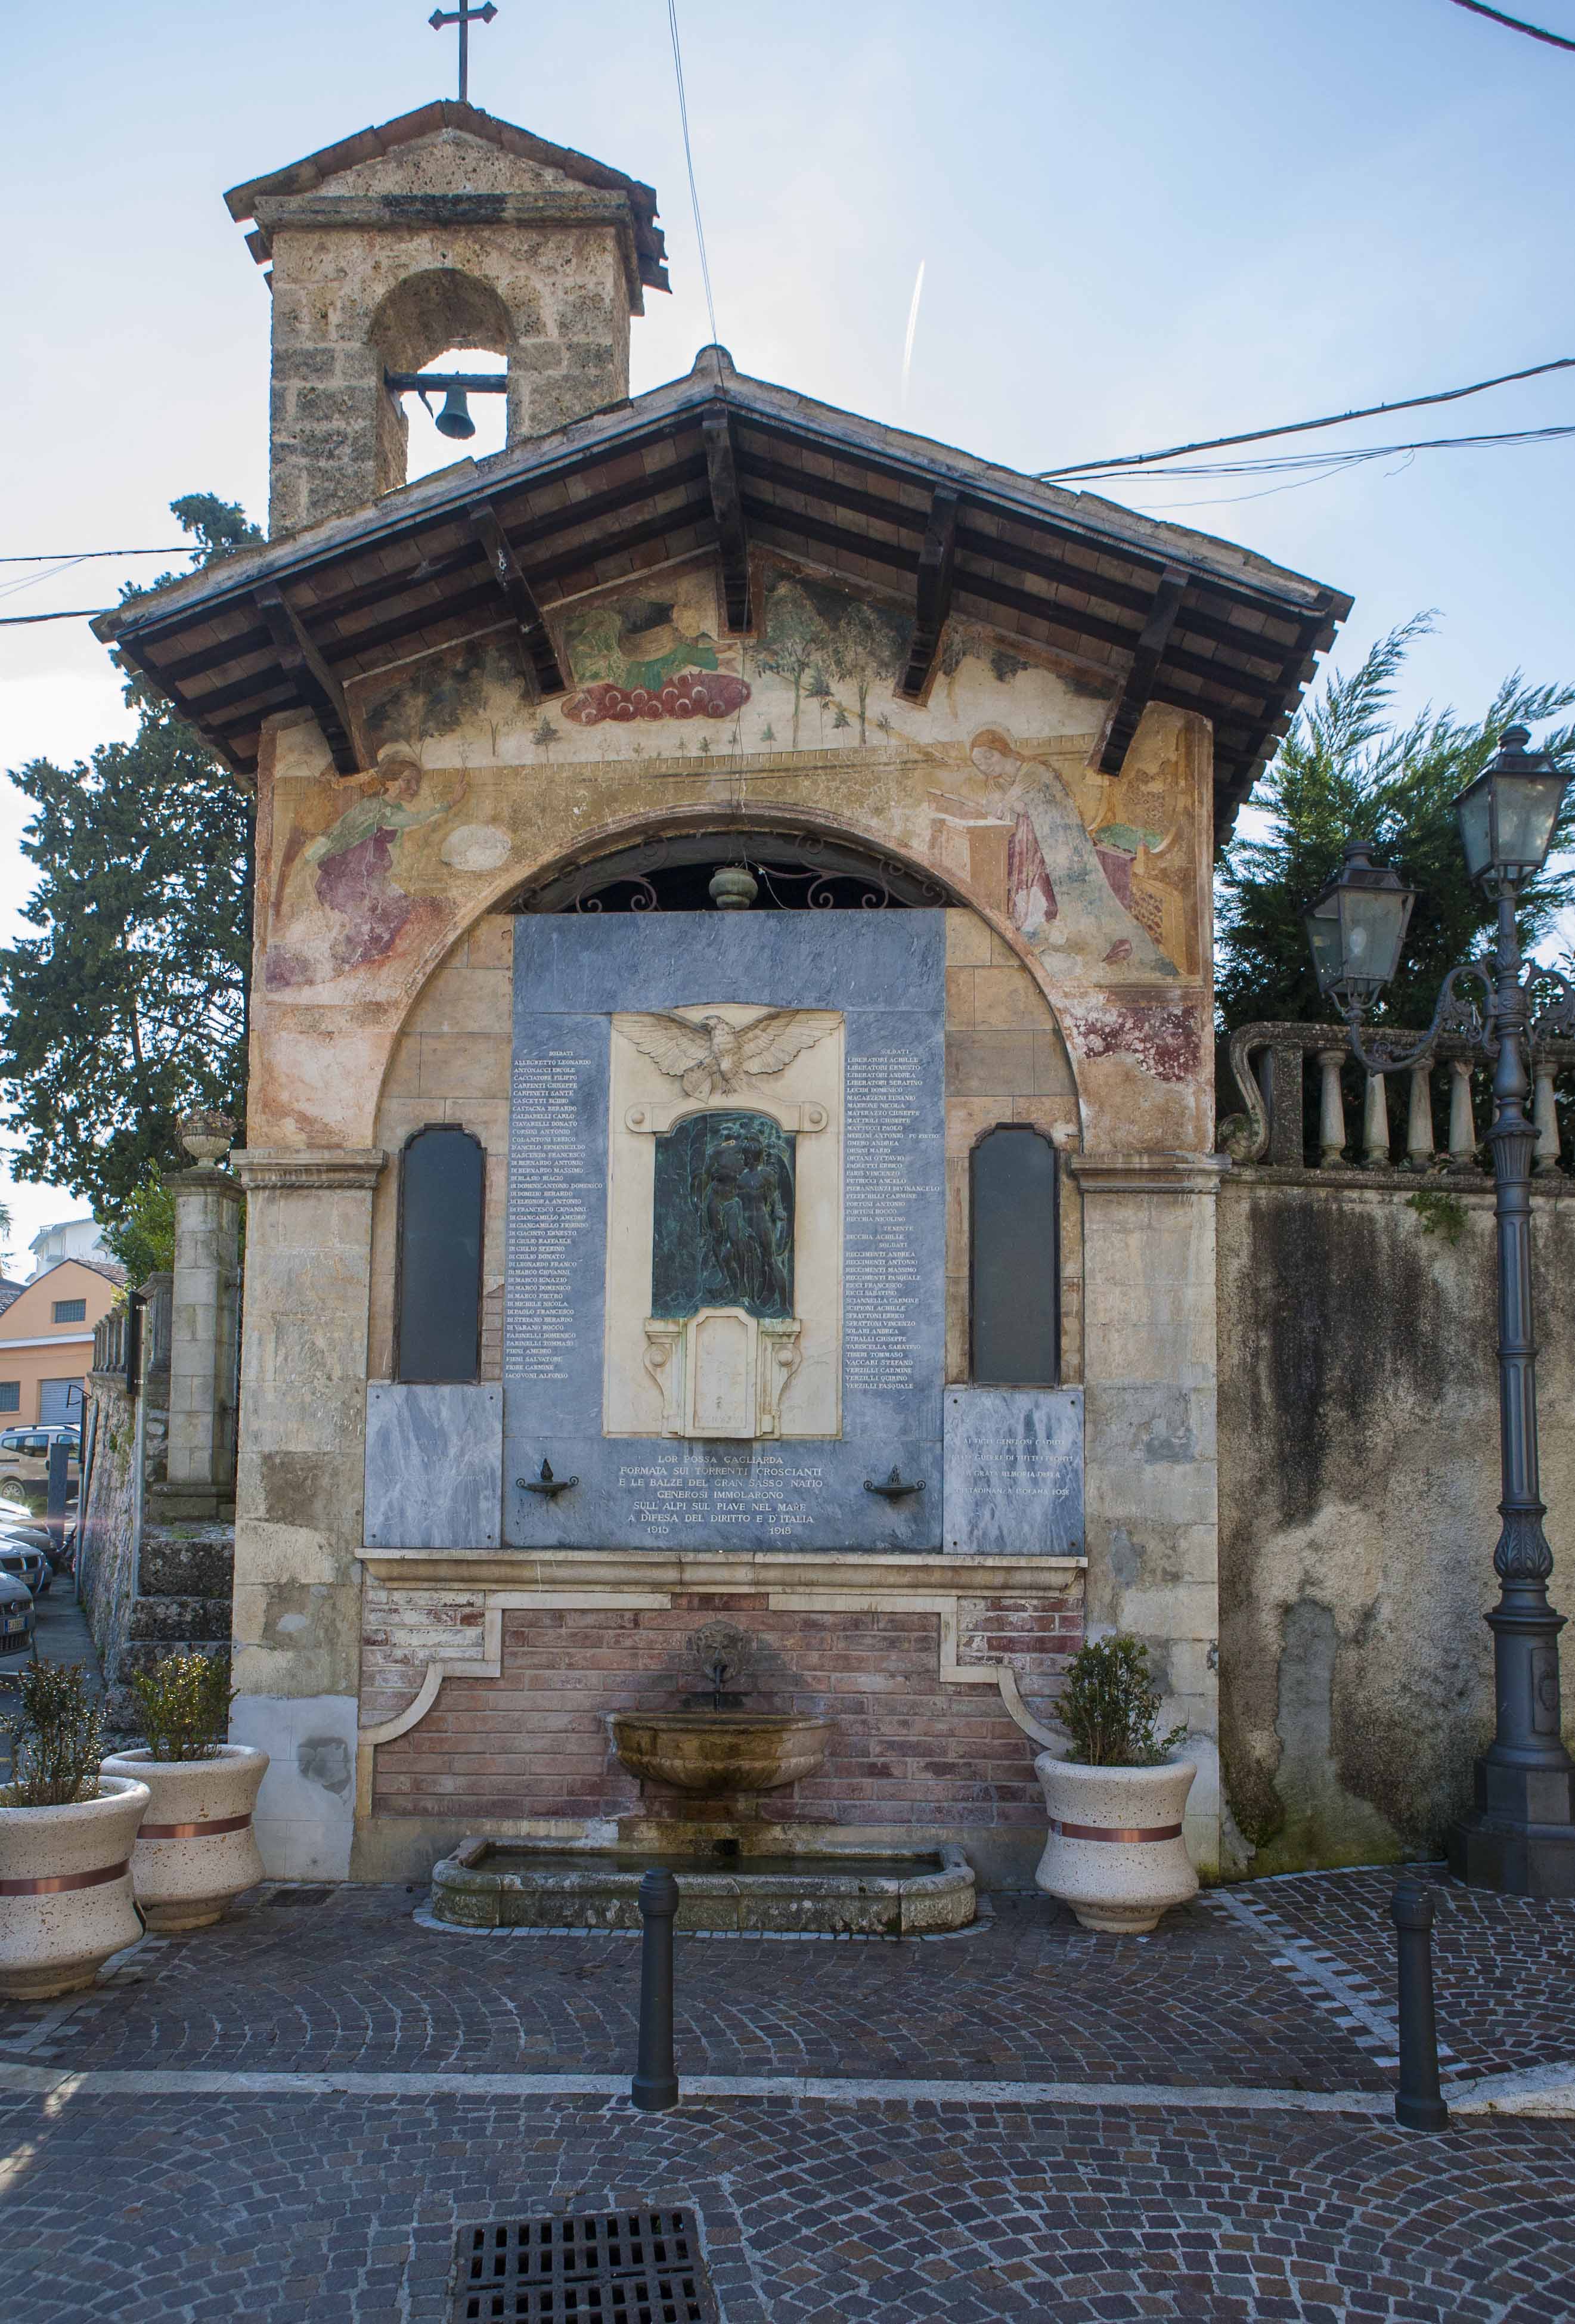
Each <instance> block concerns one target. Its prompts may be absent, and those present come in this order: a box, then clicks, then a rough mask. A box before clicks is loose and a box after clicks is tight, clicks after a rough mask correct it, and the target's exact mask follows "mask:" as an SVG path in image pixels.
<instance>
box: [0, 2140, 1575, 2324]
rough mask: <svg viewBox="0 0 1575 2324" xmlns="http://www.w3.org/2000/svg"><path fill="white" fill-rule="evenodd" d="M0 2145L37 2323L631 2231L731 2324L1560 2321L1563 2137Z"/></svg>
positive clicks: (373, 2278)
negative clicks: (566, 2228) (668, 2218)
mask: <svg viewBox="0 0 1575 2324" xmlns="http://www.w3.org/2000/svg"><path fill="white" fill-rule="evenodd" d="M0 2144H4V2147H5V2150H6V2160H5V2177H6V2181H7V2186H8V2195H7V2199H6V2204H5V2211H4V2213H3V2214H0V2263H3V2264H4V2271H5V2276H4V2280H5V2285H6V2293H5V2314H6V2315H7V2316H14V2317H16V2318H18V2319H23V2318H25V2319H28V2324H79V2320H80V2319H94V2318H111V2317H113V2318H115V2319H118V2324H208V2319H215V2324H216V2319H226V2324H229V2319H234V2318H236V2317H245V2318H247V2319H263V2324H319V2319H321V2324H329V2319H332V2324H441V2319H446V2318H447V2313H448V2302H447V2280H448V2272H449V2268H450V2265H451V2262H452V2258H453V2253H454V2240H455V2230H456V2227H457V2226H459V2225H461V2224H474V2223H477V2222H481V2221H484V2220H487V2219H491V2218H530V2217H532V2216H535V2215H538V2214H542V2213H549V2212H552V2211H554V2210H559V2209H573V2210H576V2211H583V2210H602V2209H612V2208H614V2207H622V2206H623V2205H626V2204H636V2203H642V2202H652V2201H656V2202H660V2203H663V2204H678V2203H683V2204H687V2205H690V2206H692V2207H693V2209H695V2211H696V2212H697V2214H698V2216H699V2218H700V2221H701V2225H702V2230H703V2234H704V2236H705V2245H706V2249H707V2253H708V2256H709V2262H710V2266H711V2271H712V2276H713V2281H714V2286H715V2290H716V2292H717V2294H718V2296H719V2300H720V2304H721V2310H722V2315H723V2319H724V2324H831V2319H836V2324H861V2319H880V2324H923V2319H931V2318H944V2319H948V2324H991V2319H1030V2318H1031V2319H1052V2318H1053V2319H1055V2324H1096V2319H1097V2324H1122V2319H1138V2318H1145V2319H1147V2318H1184V2317H1192V2318H1207V2319H1216V2324H1225V2319H1232V2320H1233V2319H1253V2324H1257V2319H1280V2318H1285V2319H1308V2324H1324V2319H1347V2318H1349V2319H1352V2324H1357V2319H1361V2324H1368V2319H1395V2324H1401V2319H1404V2324H1435V2320H1436V2324H1445V2319H1447V2324H1489V2320H1490V2319H1514V2324H1533V2319H1543V2318H1546V2319H1560V2320H1561V2324H1567V2319H1568V2318H1569V2316H1570V2313H1571V2311H1572V2310H1575V2221H1572V2218H1571V2209H1570V2201H1569V2186H1570V2174H1571V2172H1572V2171H1575V2126H1571V2125H1569V2124H1544V2125H1537V2126H1533V2125H1530V2124H1524V2123H1504V2124H1497V2125H1494V2126H1491V2127H1488V2126H1472V2127H1470V2128H1469V2129H1460V2130H1455V2131H1451V2132H1449V2133H1446V2134H1445V2135H1442V2136H1441V2137H1433V2138H1419V2137H1415V2136H1407V2135H1406V2134H1405V2133H1403V2132H1400V2131H1397V2130H1395V2128H1393V2127H1392V2126H1387V2125H1378V2124H1372V2123H1360V2122H1355V2121H1352V2120H1351V2119H1350V2118H1349V2116H1334V2117H1328V2118H1322V2119H1317V2120H1309V2119H1308V2118H1306V2117H1300V2116H1285V2115H1273V2114H1271V2115H1264V2116H1243V2117H1237V2118H1232V2119H1226V2120H1223V2121H1222V2120H1220V2119H1219V2118H1216V2117H1204V2116H1199V2115H1196V2114H1188V2113H1185V2112H1182V2113H1178V2114H1174V2115H1160V2114H1155V2113H1148V2112H1138V2111H1133V2112H1129V2113H1128V2112H1124V2111H1123V2112H1116V2113H1111V2112H1109V2111H1101V2112H1100V2113H1098V2114H1095V2113H1091V2112H1082V2111H1080V2110H1077V2109H1071V2110H1068V2111H1065V2112H1061V2113H1057V2114H1055V2116H1048V2115H1045V2114H1044V2113H1030V2112H1029V2111H1028V2110H1027V2109H1022V2108H1015V2107H956V2108H953V2107H945V2108H939V2109H937V2108H934V2107H917V2108H914V2109H909V2108H907V2107H893V2106H885V2107H880V2106H877V2107H865V2108H859V2109H854V2108H852V2107H826V2106H815V2105H814V2104H806V2103H803V2102H792V2101H787V2100H769V2099H753V2100H749V2099H745V2100H737V2101H733V2102H730V2103H727V2104H724V2105H700V2106H693V2107H685V2108H684V2109H683V2110H682V2111H681V2112H680V2113H678V2114H676V2115H669V2116H654V2117H653V2116H638V2115H636V2114H634V2113H633V2112H632V2110H631V2109H630V2108H629V2107H628V2106H627V2105H626V2103H624V2102H622V2101H612V2102H606V2103H603V2104H600V2105H597V2104H593V2103H588V2102H583V2101H582V2102H580V2103H577V2104H571V2103H566V2102H564V2101H555V2102H549V2103H546V2104H533V2105H530V2106H529V2107H520V2105H519V2104H518V2103H517V2102H516V2103H499V2102H497V2101H484V2100H467V2099H455V2100H439V2101H428V2102H426V2103H422V2104H416V2105H411V2104H409V2103H406V2102H401V2100H399V2099H394V2098H390V2099H374V2100H370V2101H369V2100H364V2099H361V2100H358V2099H354V2098H318V2099H314V2100H312V2101H310V2102H307V2101H301V2100H297V2101H290V2100H285V2101H282V2102H280V2101H270V2102H262V2101H259V2100H256V2099H252V2100H214V2101H210V2102H209V2103H207V2105H205V2106H203V2107H201V2108H200V2109H197V2110H194V2109H193V2108H192V2107H190V2106H189V2105H188V2104H186V2103H184V2102H182V2101H180V2100H179V2099H173V2098H152V2099H149V2098H142V2099H139V2100H136V2101H131V2100H126V2099H118V2098H117V2099H102V2098H85V2097H78V2098H69V2099H68V2100H66V2101H65V2102H63V2103H62V2102H60V2101H57V2102H55V2104H54V2106H53V2108H52V2110H51V2109H48V2108H46V2107H42V2106H41V2105H39V2104H38V2103H37V2102H36V2101H27V2102H20V2101H16V2100H10V2101H5V2102H0ZM89 2188H91V2189H92V2190H93V2192H92V2196H91V2199H90V2200H88V2199H85V2192H86V2190H88V2189H89Z"/></svg>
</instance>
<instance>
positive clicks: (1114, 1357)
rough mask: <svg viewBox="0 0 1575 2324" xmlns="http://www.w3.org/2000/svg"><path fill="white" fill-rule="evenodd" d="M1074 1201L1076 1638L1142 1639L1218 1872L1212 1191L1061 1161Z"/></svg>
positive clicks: (1193, 1820) (1191, 1158) (1195, 1177)
mask: <svg viewBox="0 0 1575 2324" xmlns="http://www.w3.org/2000/svg"><path fill="white" fill-rule="evenodd" d="M1068 1167H1069V1168H1070V1170H1071V1173H1072V1176H1073V1178H1074V1179H1075V1181H1076V1183H1077V1185H1078V1186H1079V1188H1080V1190H1081V1193H1082V1203H1083V1250H1084V1292H1083V1296H1084V1316H1085V1322H1084V1342H1083V1345H1084V1396H1085V1405H1084V1412H1085V1427H1086V1461H1087V1472H1086V1473H1087V1485H1086V1493H1087V1508H1086V1520H1085V1521H1086V1526H1087V1551H1088V1628H1089V1635H1090V1636H1091V1637H1101V1636H1108V1635H1109V1633H1110V1632H1111V1631H1112V1630H1128V1631H1131V1632H1132V1633H1133V1634H1134V1635H1135V1636H1137V1637H1140V1638H1142V1639H1144V1640H1145V1641H1146V1643H1147V1646H1148V1650H1149V1656H1150V1662H1151V1665H1152V1667H1153V1669H1154V1672H1155V1674H1156V1677H1157V1678H1158V1680H1159V1683H1160V1684H1161V1686H1162V1687H1163V1689H1164V1692H1165V1711H1164V1720H1165V1724H1166V1725H1174V1723H1175V1722H1176V1721H1178V1720H1183V1719H1184V1720H1186V1721H1187V1724H1188V1726H1189V1728H1190V1729H1191V1730H1192V1739H1191V1741H1190V1742H1189V1745H1188V1749H1189V1753H1190V1754H1191V1756H1193V1757H1195V1758H1196V1759H1197V1761H1198V1777H1197V1781H1196V1783H1195V1784H1193V1794H1192V1797H1191V1799H1190V1800H1189V1802H1188V1803H1187V1819H1186V1833H1187V1845H1188V1848H1189V1849H1190V1850H1191V1852H1192V1855H1193V1860H1194V1862H1195V1863H1196V1864H1197V1866H1198V1868H1199V1869H1200V1871H1202V1872H1205V1873H1206V1872H1211V1871H1213V1870H1215V1869H1216V1868H1217V1867H1218V1865H1219V1862H1220V1818H1221V1803H1220V1767H1219V1750H1218V1747H1217V1743H1216V1740H1215V1738H1216V1737H1217V1734H1218V1731H1219V1677H1218V1665H1219V1633H1220V1591H1219V1530H1218V1527H1219V1480H1218V1463H1217V1457H1216V1445H1215V1400H1216V1386H1217V1366H1218V1353H1217V1346H1216V1336H1215V1277H1214V1196H1215V1194H1216V1192H1217V1190H1218V1187H1219V1183H1220V1176H1221V1174H1222V1172H1223V1171H1224V1170H1225V1169H1227V1168H1228V1167H1230V1166H1229V1164H1228V1163H1226V1162H1224V1161H1222V1160H1221V1159H1220V1157H1217V1156H1211V1155H1199V1154H1165V1153H1160V1154H1082V1155H1073V1156H1071V1157H1068Z"/></svg>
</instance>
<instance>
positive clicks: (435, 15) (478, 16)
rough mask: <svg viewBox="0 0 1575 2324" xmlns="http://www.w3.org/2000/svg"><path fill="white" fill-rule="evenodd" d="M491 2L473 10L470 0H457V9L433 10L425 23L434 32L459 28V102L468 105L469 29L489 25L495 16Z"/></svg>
mask: <svg viewBox="0 0 1575 2324" xmlns="http://www.w3.org/2000/svg"><path fill="white" fill-rule="evenodd" d="M497 13H498V12H497V10H496V9H495V8H494V7H493V0H486V5H485V6H484V7H481V8H473V7H472V6H471V5H470V0H459V5H458V7H457V8H434V9H433V11H432V14H430V15H429V16H428V19H427V22H428V24H430V25H431V27H432V30H433V31H434V32H445V31H446V30H447V27H448V26H449V25H450V24H457V25H458V27H459V101H460V103H461V105H468V104H469V103H470V28H471V26H472V25H473V24H490V23H492V21H493V17H494V16H495V15H496V14H497Z"/></svg>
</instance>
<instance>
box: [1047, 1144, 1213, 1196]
mask: <svg viewBox="0 0 1575 2324" xmlns="http://www.w3.org/2000/svg"><path fill="white" fill-rule="evenodd" d="M1066 1167H1067V1168H1068V1169H1069V1170H1070V1171H1071V1173H1072V1175H1073V1177H1074V1178H1075V1179H1076V1180H1077V1183H1078V1185H1080V1186H1081V1187H1082V1191H1083V1193H1084V1194H1216V1193H1218V1191H1219V1186H1220V1179H1221V1178H1222V1177H1223V1176H1225V1173H1226V1172H1227V1171H1228V1170H1229V1169H1230V1159H1229V1157H1227V1156H1225V1155H1223V1154H1164V1153H1159V1154H1069V1155H1068V1156H1067V1157H1066Z"/></svg>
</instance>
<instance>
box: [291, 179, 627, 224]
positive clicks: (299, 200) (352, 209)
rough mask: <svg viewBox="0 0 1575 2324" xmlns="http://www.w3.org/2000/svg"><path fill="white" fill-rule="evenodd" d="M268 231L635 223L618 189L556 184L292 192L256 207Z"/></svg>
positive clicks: (623, 195) (622, 194) (624, 196)
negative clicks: (461, 190)
mask: <svg viewBox="0 0 1575 2324" xmlns="http://www.w3.org/2000/svg"><path fill="white" fill-rule="evenodd" d="M253 216H254V217H255V218H256V220H257V223H258V225H259V226H261V227H262V228H263V232H264V234H270V235H272V234H277V233H279V232H281V230H283V229H286V228H288V229H290V230H292V231H293V230H294V229H296V228H298V227H299V228H302V229H304V230H306V231H309V232H310V233H314V234H320V233H322V232H324V231H325V230H326V231H327V232H330V233H331V232H334V231H336V230H337V231H343V230H346V229H348V230H350V231H352V232H354V231H356V230H357V229H359V230H360V231H362V232H366V231H368V230H369V229H370V230H375V229H378V228H383V229H386V228H388V227H389V226H629V225H631V221H632V217H633V213H632V211H631V208H630V204H629V197H628V195H627V194H625V193H622V192H619V191H617V190H615V189H613V188H610V187H609V188H603V187H599V186H598V187H585V188H574V189H571V188H569V187H567V186H555V187H553V188H552V189H550V190H548V191H544V192H541V193H539V194H524V193H514V194H294V195H291V194H286V195H277V194H274V195H270V196H268V197H267V198H264V199H261V200H259V201H258V202H257V203H256V204H255V205H254V207H253Z"/></svg>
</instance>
